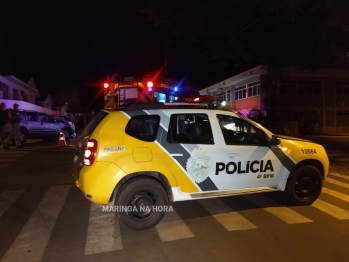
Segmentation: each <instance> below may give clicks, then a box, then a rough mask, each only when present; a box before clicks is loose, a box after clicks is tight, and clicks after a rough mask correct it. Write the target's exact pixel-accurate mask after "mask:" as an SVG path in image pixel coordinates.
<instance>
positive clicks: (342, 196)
mask: <svg viewBox="0 0 349 262" xmlns="http://www.w3.org/2000/svg"><path fill="white" fill-rule="evenodd" d="M322 193H325V194H327V195H330V196H333V197H336V198H339V199H340V200H343V201H346V202H349V196H348V195H345V194H342V193H339V192H337V191H334V190H332V189H329V188H326V187H323V188H322Z"/></svg>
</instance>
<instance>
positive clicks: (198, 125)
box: [167, 114, 214, 144]
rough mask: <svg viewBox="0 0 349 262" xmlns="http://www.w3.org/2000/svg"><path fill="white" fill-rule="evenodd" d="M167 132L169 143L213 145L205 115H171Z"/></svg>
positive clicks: (209, 126)
mask: <svg viewBox="0 0 349 262" xmlns="http://www.w3.org/2000/svg"><path fill="white" fill-rule="evenodd" d="M168 130H169V132H168V133H167V141H168V142H169V143H195V144H214V141H213V135H212V128H211V125H210V121H209V118H208V116H207V115H206V114H173V115H171V117H170V123H169V128H168Z"/></svg>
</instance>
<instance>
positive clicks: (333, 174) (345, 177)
mask: <svg viewBox="0 0 349 262" xmlns="http://www.w3.org/2000/svg"><path fill="white" fill-rule="evenodd" d="M329 175H330V176H335V177H340V178H344V179H346V180H349V176H345V175H342V174H338V173H329Z"/></svg>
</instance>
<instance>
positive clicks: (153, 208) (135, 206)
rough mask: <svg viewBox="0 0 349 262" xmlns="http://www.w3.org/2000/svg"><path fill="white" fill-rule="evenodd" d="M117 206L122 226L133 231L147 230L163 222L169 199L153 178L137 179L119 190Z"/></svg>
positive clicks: (116, 198) (116, 200)
mask: <svg viewBox="0 0 349 262" xmlns="http://www.w3.org/2000/svg"><path fill="white" fill-rule="evenodd" d="M115 206H116V211H117V212H116V216H117V218H118V219H119V222H120V223H121V224H122V225H124V226H125V227H127V228H129V229H132V230H145V229H149V228H152V227H154V226H156V225H157V224H158V223H159V222H160V221H161V220H162V218H163V217H164V215H165V212H166V210H165V209H166V208H167V206H168V198H167V193H166V191H165V189H164V188H163V186H162V185H161V184H160V183H159V182H157V181H155V180H154V179H151V178H143V177H142V178H135V179H132V180H129V181H127V182H125V184H124V185H123V186H121V188H120V189H119V190H118V193H117V195H116V197H115Z"/></svg>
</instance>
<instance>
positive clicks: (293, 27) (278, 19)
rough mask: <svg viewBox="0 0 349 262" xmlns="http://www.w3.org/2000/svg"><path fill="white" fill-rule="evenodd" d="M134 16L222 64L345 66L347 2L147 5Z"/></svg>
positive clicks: (218, 0) (222, 0) (207, 0)
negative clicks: (200, 48)
mask: <svg viewBox="0 0 349 262" xmlns="http://www.w3.org/2000/svg"><path fill="white" fill-rule="evenodd" d="M138 11H139V12H141V13H143V14H146V16H147V18H148V20H150V21H151V22H153V23H154V25H157V26H158V25H163V24H165V25H167V26H168V27H169V28H171V29H172V30H173V32H174V33H175V34H176V35H177V37H178V38H179V39H182V40H190V41H194V42H197V43H200V44H202V45H204V46H205V47H206V48H207V49H208V50H209V51H210V54H211V56H212V57H214V58H216V59H218V60H219V61H221V63H232V62H233V63H243V64H251V65H252V64H263V63H266V64H275V65H280V66H285V65H286V66H291V65H292V66H300V67H313V68H316V67H325V66H336V67H344V66H347V65H348V58H349V53H348V51H349V35H348V29H349V1H346V0H331V1H327V0H283V1H277V0H245V1H243V0H191V1H184V0H167V1H163V0H147V1H145V3H144V5H143V6H142V7H140V8H139V9H138Z"/></svg>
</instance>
